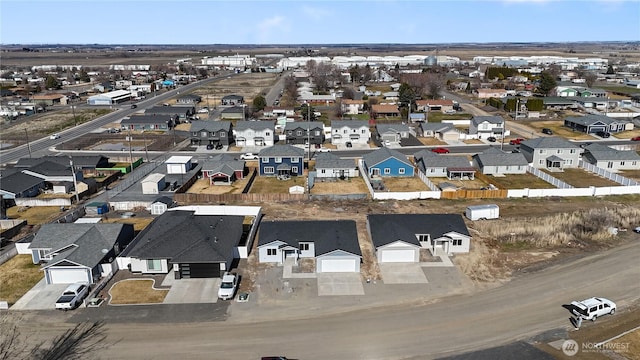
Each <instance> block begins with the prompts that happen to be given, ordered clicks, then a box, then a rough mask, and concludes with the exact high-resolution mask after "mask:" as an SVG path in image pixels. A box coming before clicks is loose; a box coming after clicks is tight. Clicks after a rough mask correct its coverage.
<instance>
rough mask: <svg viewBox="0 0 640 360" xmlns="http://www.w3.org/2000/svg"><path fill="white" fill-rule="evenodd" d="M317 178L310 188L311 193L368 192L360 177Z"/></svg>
mask: <svg viewBox="0 0 640 360" xmlns="http://www.w3.org/2000/svg"><path fill="white" fill-rule="evenodd" d="M319 180H320V179H318V178H316V180H315V182H314V184H313V188H312V189H311V193H312V194H366V193H368V192H369V190H368V189H367V185H365V183H364V181H363V180H362V178H361V177H354V178H350V179H345V180H340V179H332V180H333V181H319Z"/></svg>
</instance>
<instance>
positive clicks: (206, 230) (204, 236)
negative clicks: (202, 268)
mask: <svg viewBox="0 0 640 360" xmlns="http://www.w3.org/2000/svg"><path fill="white" fill-rule="evenodd" d="M243 220H244V217H243V216H219V215H195V214H194V212H193V211H185V210H179V211H167V212H165V213H164V214H162V215H160V216H158V217H157V218H156V219H154V220H153V222H151V224H149V225H148V226H147V227H146V228H145V229H144V230H143V231H142V232H141V233H140V234H138V236H136V238H135V239H134V241H133V242H132V243H131V245H129V247H128V248H127V249H126V251H125V252H126V255H127V256H130V257H135V258H139V259H169V260H170V261H171V262H172V263H215V262H230V261H232V260H233V249H234V247H235V246H237V245H238V244H239V242H240V239H241V237H242V222H243ZM123 255H124V253H123Z"/></svg>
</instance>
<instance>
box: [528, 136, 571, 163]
mask: <svg viewBox="0 0 640 360" xmlns="http://www.w3.org/2000/svg"><path fill="white" fill-rule="evenodd" d="M520 152H521V153H522V154H523V155H524V157H525V158H526V159H527V161H528V162H529V163H530V164H531V166H533V167H534V168H539V169H540V168H546V169H564V168H576V167H578V161H579V160H580V147H579V146H578V145H576V144H574V143H572V142H570V141H568V140H566V139H564V138H561V137H556V136H551V137H541V138H534V139H528V140H524V141H523V142H522V143H520Z"/></svg>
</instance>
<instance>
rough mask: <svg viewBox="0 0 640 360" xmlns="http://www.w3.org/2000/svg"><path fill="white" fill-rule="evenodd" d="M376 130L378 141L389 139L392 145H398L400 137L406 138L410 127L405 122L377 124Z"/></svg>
mask: <svg viewBox="0 0 640 360" xmlns="http://www.w3.org/2000/svg"><path fill="white" fill-rule="evenodd" d="M376 131H377V132H378V139H380V141H382V142H383V143H384V142H386V141H389V142H390V143H391V144H394V145H399V144H400V141H401V140H402V139H407V138H408V137H409V135H410V134H411V129H409V126H407V125H406V124H377V125H376Z"/></svg>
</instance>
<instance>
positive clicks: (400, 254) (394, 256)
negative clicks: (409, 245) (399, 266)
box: [382, 250, 416, 262]
mask: <svg viewBox="0 0 640 360" xmlns="http://www.w3.org/2000/svg"><path fill="white" fill-rule="evenodd" d="M415 254H416V252H415V250H382V262H415Z"/></svg>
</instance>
